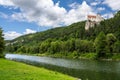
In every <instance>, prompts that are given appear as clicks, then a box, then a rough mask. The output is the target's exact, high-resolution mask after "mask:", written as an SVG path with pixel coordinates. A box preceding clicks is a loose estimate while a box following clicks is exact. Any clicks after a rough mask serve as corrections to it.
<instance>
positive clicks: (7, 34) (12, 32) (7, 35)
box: [4, 31, 22, 40]
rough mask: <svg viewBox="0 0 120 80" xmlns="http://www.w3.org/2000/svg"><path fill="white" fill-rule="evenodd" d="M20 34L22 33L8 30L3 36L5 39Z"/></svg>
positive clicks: (10, 38) (13, 37)
mask: <svg viewBox="0 0 120 80" xmlns="http://www.w3.org/2000/svg"><path fill="white" fill-rule="evenodd" d="M21 35H22V34H21V33H17V32H15V31H8V32H5V33H4V38H5V40H12V39H15V38H17V37H19V36H21Z"/></svg>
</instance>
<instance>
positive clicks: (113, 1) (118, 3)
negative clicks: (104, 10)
mask: <svg viewBox="0 0 120 80" xmlns="http://www.w3.org/2000/svg"><path fill="white" fill-rule="evenodd" d="M103 3H104V4H107V5H108V6H109V7H111V8H112V10H120V0H105V1H104V2H103Z"/></svg>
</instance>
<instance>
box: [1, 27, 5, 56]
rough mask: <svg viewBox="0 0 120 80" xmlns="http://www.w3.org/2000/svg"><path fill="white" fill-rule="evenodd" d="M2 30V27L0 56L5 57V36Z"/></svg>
mask: <svg viewBox="0 0 120 80" xmlns="http://www.w3.org/2000/svg"><path fill="white" fill-rule="evenodd" d="M2 32H3V31H2V29H1V28H0V57H3V50H4V38H3V34H2Z"/></svg>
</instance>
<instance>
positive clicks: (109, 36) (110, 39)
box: [106, 33, 117, 54]
mask: <svg viewBox="0 0 120 80" xmlns="http://www.w3.org/2000/svg"><path fill="white" fill-rule="evenodd" d="M116 40H117V39H116V37H115V36H114V35H113V34H112V33H110V34H107V36H106V41H107V51H108V53H111V54H112V53H113V46H114V43H115V42H116Z"/></svg>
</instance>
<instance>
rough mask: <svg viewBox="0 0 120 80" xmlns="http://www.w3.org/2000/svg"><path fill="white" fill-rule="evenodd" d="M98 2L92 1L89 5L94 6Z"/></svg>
mask: <svg viewBox="0 0 120 80" xmlns="http://www.w3.org/2000/svg"><path fill="white" fill-rule="evenodd" d="M97 4H98V2H92V3H91V4H90V5H91V6H96V5H97Z"/></svg>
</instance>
